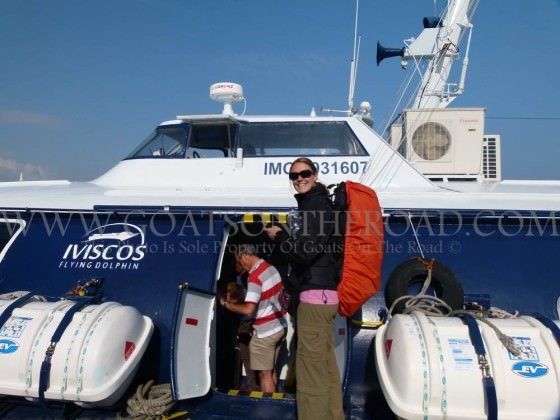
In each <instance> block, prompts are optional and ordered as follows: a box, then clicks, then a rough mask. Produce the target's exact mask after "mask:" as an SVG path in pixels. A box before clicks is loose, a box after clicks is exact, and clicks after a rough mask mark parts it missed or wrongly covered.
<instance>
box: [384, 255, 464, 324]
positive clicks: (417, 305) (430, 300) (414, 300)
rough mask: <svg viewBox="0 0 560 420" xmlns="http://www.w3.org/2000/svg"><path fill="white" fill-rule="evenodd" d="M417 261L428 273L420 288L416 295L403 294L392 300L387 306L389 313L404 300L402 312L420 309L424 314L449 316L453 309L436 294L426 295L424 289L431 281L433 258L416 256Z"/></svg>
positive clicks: (425, 289)
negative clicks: (427, 258) (388, 306)
mask: <svg viewBox="0 0 560 420" xmlns="http://www.w3.org/2000/svg"><path fill="white" fill-rule="evenodd" d="M417 259H418V261H420V262H422V264H424V266H425V267H426V270H427V272H428V275H427V276H426V279H425V280H424V283H423V284H422V289H420V292H418V294H417V295H404V296H401V297H400V298H398V299H397V300H395V301H394V302H393V304H392V305H391V307H390V308H389V314H390V315H392V314H393V311H394V310H395V307H396V306H397V305H398V304H399V303H400V302H402V301H406V302H405V304H404V310H403V314H409V313H411V312H413V311H420V312H422V313H424V314H426V315H432V316H449V315H450V314H451V313H452V312H453V309H452V308H451V306H449V305H448V304H447V303H446V302H445V301H444V300H442V299H440V298H438V297H437V296H432V295H427V294H426V291H427V290H428V288H429V287H430V283H431V282H432V271H433V268H434V262H435V260H434V259H433V258H432V259H431V260H425V259H423V258H417Z"/></svg>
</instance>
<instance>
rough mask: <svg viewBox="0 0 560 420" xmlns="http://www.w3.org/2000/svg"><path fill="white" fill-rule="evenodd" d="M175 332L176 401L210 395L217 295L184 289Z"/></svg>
mask: <svg viewBox="0 0 560 420" xmlns="http://www.w3.org/2000/svg"><path fill="white" fill-rule="evenodd" d="M178 299H179V301H178V310H177V316H176V320H175V327H174V331H173V337H174V343H173V346H172V348H171V351H172V353H173V354H172V365H171V369H172V386H173V397H174V399H175V400H184V399H187V398H194V397H200V396H203V395H206V394H207V393H208V391H210V387H211V385H212V375H211V370H210V356H211V346H210V337H211V329H212V320H213V317H214V304H215V300H216V298H215V296H214V295H211V294H208V293H206V292H202V291H197V290H193V289H189V288H188V287H185V288H183V289H182V290H181V291H180V296H178Z"/></svg>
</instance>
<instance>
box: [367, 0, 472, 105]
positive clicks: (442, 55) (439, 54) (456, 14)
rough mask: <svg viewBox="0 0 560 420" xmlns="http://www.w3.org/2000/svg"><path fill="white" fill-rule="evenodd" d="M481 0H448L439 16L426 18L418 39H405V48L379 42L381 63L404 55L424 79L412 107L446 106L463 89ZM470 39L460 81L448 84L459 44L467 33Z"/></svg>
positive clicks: (404, 58) (403, 65)
mask: <svg viewBox="0 0 560 420" xmlns="http://www.w3.org/2000/svg"><path fill="white" fill-rule="evenodd" d="M478 1H479V0H448V2H447V7H446V8H445V10H444V11H443V13H442V15H441V16H440V17H426V18H424V20H423V23H424V30H423V31H422V32H421V33H420V35H419V36H418V37H417V38H411V39H408V40H405V41H404V45H405V46H404V48H402V49H389V48H384V47H382V46H381V45H379V44H378V47H377V50H378V51H377V62H378V64H379V63H380V62H381V61H382V60H383V59H385V58H387V57H393V56H397V55H398V56H401V57H402V63H401V64H402V67H403V68H405V69H406V67H407V65H408V63H409V62H413V64H414V66H415V69H414V70H415V71H417V72H419V73H420V74H422V81H421V83H420V86H419V87H418V90H417V92H416V96H415V98H414V102H413V104H412V106H411V107H412V108H446V107H447V106H449V104H451V102H453V100H454V99H455V98H457V97H458V96H460V95H461V94H462V93H463V92H464V88H465V78H466V74H467V68H468V65H469V48H470V41H471V35H472V29H473V25H472V23H471V18H472V16H473V14H474V12H475V10H476V6H477V5H478ZM467 32H468V38H467V42H466V47H465V51H464V57H463V64H462V69H461V76H460V80H459V82H458V83H449V82H448V79H449V76H450V72H451V68H452V66H453V63H454V62H455V60H457V59H458V58H459V53H460V52H462V51H460V49H459V44H460V42H461V40H462V37H463V36H464V35H465V33H467Z"/></svg>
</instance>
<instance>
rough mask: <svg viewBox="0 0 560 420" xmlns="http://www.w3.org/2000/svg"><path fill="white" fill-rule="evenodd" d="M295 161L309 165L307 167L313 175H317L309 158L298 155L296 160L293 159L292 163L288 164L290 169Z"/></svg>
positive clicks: (315, 168)
mask: <svg viewBox="0 0 560 420" xmlns="http://www.w3.org/2000/svg"><path fill="white" fill-rule="evenodd" d="M296 163H303V164H305V165H307V166H309V169H311V172H313V175H317V167H316V166H315V165H314V164H313V162H312V161H311V159H309V158H306V157H298V158H297V159H296V160H294V161H293V162H292V164H291V165H290V169H292V166H294V165H295V164H296Z"/></svg>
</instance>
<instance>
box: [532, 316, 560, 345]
mask: <svg viewBox="0 0 560 420" xmlns="http://www.w3.org/2000/svg"><path fill="white" fill-rule="evenodd" d="M531 316H532V317H533V318H535V319H536V320H537V321H539V322H540V323H541V324H543V325H544V326H545V327H546V328H548V329H549V330H550V331H552V335H553V336H554V338H555V339H556V342H557V343H558V345H559V346H560V327H559V326H558V325H556V323H555V322H554V321H552V320H551V319H550V318H548V317H546V316H544V315H541V314H531Z"/></svg>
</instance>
